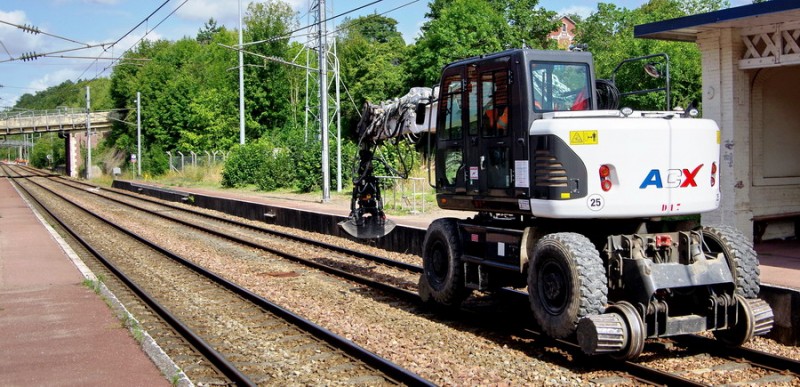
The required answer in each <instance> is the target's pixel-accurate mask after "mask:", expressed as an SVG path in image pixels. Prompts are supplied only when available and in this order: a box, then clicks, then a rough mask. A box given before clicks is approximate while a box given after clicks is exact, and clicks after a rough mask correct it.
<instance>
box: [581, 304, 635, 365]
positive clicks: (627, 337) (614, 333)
mask: <svg viewBox="0 0 800 387" xmlns="http://www.w3.org/2000/svg"><path fill="white" fill-rule="evenodd" d="M577 337H578V344H579V345H580V347H581V349H582V350H583V352H584V353H586V354H589V355H601V354H606V355H609V356H611V357H613V358H615V359H619V360H630V359H635V358H636V357H638V356H639V355H640V354H641V353H642V351H643V350H644V341H645V339H646V338H647V331H646V326H645V324H644V322H643V321H642V318H641V316H639V313H638V312H637V311H636V308H635V307H634V306H633V305H631V304H630V303H629V302H626V301H622V302H618V303H616V304H614V305H611V306H609V307H608V309H607V310H606V313H603V314H598V315H594V316H588V317H586V318H583V319H582V320H581V321H580V322H579V323H578V330H577Z"/></svg>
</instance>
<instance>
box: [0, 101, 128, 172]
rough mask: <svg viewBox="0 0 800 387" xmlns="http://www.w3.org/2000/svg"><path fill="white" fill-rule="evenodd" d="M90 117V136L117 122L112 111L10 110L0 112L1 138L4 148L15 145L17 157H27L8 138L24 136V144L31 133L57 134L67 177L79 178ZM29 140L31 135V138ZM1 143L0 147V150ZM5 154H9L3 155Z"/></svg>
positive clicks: (93, 141) (21, 148) (89, 142)
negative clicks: (61, 147)
mask: <svg viewBox="0 0 800 387" xmlns="http://www.w3.org/2000/svg"><path fill="white" fill-rule="evenodd" d="M87 116H88V118H89V125H90V126H91V129H92V133H91V137H97V135H100V136H101V137H102V133H101V132H108V131H109V130H111V127H112V123H113V121H119V112H118V111H115V110H110V111H97V112H89V114H88V115H87V113H86V110H85V109H80V108H59V109H55V110H39V111H36V110H10V111H3V112H0V136H2V137H6V138H4V140H6V141H4V142H5V143H6V145H5V146H14V145H16V146H17V147H18V148H19V158H27V157H28V155H26V154H25V153H26V152H25V149H26V147H25V145H27V144H22V145H19V144H14V145H12V144H11V143H10V140H9V139H8V138H7V136H9V135H23V142H28V141H29V140H28V139H27V138H26V137H25V136H26V135H28V134H33V133H47V132H57V133H59V134H60V136H61V137H63V138H64V140H65V141H64V148H65V149H64V150H65V154H66V159H67V164H66V174H67V175H69V176H72V177H78V170H79V169H80V166H81V165H82V164H83V163H84V161H85V160H82V159H81V157H80V154H81V152H80V150H81V147H86V146H87V141H86V118H87ZM30 137H31V139H32V137H33V136H32V135H31V136H30ZM90 140H91V141H88V145H89V146H90V147H91V148H94V147H95V146H96V145H97V143H98V139H91V138H90ZM2 146H3V144H0V147H2ZM6 153H8V152H6Z"/></svg>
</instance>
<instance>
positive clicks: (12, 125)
mask: <svg viewBox="0 0 800 387" xmlns="http://www.w3.org/2000/svg"><path fill="white" fill-rule="evenodd" d="M113 115H116V111H113V110H107V111H95V112H90V113H89V120H90V121H91V124H92V126H96V127H98V128H106V127H110V126H111V121H112V120H113V119H114V118H115V117H113ZM86 116H87V115H86V109H80V108H58V109H53V110H11V111H1V112H0V132H1V131H2V130H3V129H5V132H6V133H12V131H13V134H16V133H22V132H23V131H25V132H27V131H53V130H74V129H77V128H86Z"/></svg>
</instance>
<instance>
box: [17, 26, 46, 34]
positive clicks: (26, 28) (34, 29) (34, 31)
mask: <svg viewBox="0 0 800 387" xmlns="http://www.w3.org/2000/svg"><path fill="white" fill-rule="evenodd" d="M21 28H22V30H23V31H25V32H28V33H31V34H34V35H38V34H40V33H42V31H41V30H39V28H38V27H35V26H29V25H27V24H25V25H23V26H22V27H21Z"/></svg>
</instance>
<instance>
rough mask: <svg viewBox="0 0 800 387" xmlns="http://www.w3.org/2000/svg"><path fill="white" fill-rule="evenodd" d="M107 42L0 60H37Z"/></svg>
mask: <svg viewBox="0 0 800 387" xmlns="http://www.w3.org/2000/svg"><path fill="white" fill-rule="evenodd" d="M107 44H108V43H100V44H90V45H87V46H86V47H76V48H68V49H66V50H58V51H52V52H45V53H41V54H39V53H36V52H27V53H23V54H22V55H20V56H19V57H17V58H14V57H12V58H11V59H6V60H0V63H5V62H14V61H18V60H21V61H23V62H28V61H32V60H36V59H38V58H41V57H45V56H54V55H56V54H62V53H65V52H73V51H80V50H86V49H89V48H95V47H104V46H106V45H107Z"/></svg>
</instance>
